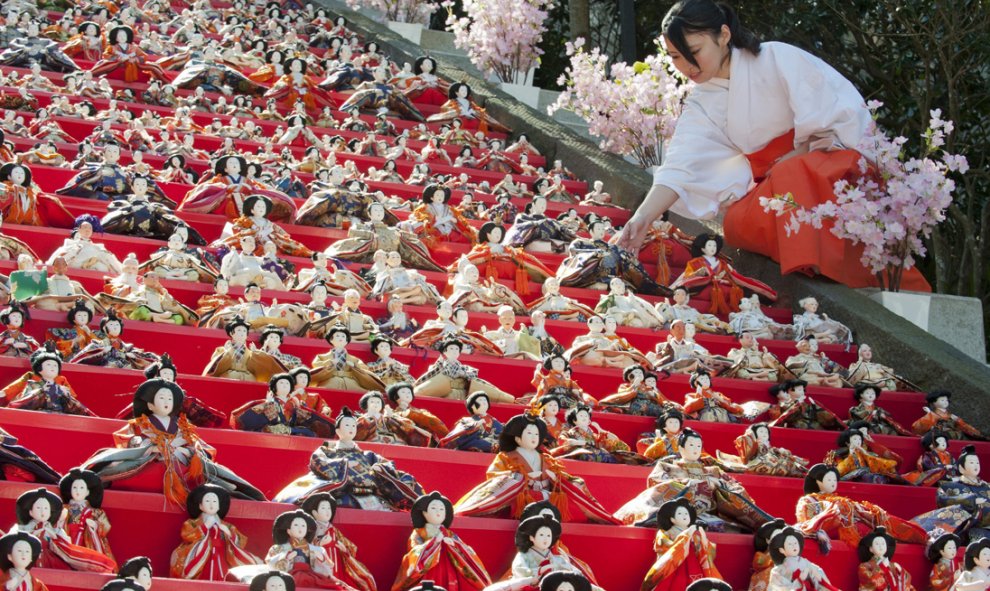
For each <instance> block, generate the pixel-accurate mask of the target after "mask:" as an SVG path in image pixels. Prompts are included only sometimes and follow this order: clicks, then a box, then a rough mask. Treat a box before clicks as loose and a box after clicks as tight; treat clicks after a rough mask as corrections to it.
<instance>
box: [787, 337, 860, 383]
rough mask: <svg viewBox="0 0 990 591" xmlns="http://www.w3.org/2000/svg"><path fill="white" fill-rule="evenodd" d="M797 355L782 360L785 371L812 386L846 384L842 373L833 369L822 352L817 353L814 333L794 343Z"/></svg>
mask: <svg viewBox="0 0 990 591" xmlns="http://www.w3.org/2000/svg"><path fill="white" fill-rule="evenodd" d="M794 348H796V349H797V352H798V353H797V355H792V356H790V357H788V358H787V360H786V361H784V367H786V368H787V371H788V372H789V373H791V374H792V375H794V376H795V377H796V378H797V379H799V380H804V381H805V382H807V383H809V384H811V385H813V386H828V387H829V388H841V387H843V386H845V385H846V382H845V380H843V378H842V375H840V374H839V373H838V372H836V371H834V369H836V368H835V364H834V363H832V362H831V361H829V360H828V359H827V358H826V357H825V355H824V354H819V353H817V351H818V341H817V340H816V339H815V336H814V335H806V336H805V337H803V338H802V339H801V340H799V341H797V342H796V343H795V344H794Z"/></svg>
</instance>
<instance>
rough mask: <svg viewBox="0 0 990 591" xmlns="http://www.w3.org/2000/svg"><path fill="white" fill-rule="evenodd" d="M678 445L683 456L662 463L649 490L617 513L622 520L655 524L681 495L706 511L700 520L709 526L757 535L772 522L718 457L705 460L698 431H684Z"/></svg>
mask: <svg viewBox="0 0 990 591" xmlns="http://www.w3.org/2000/svg"><path fill="white" fill-rule="evenodd" d="M677 445H678V451H677V454H678V455H676V456H668V457H667V458H661V459H660V460H658V461H657V463H656V466H655V467H654V468H653V471H652V472H651V473H650V476H649V478H648V479H647V484H648V485H649V488H647V489H646V490H645V491H643V492H642V493H640V494H639V495H637V496H636V497H635V498H634V499H632V500H631V501H629V502H628V503H626V504H625V505H623V506H622V507H621V508H620V509H619V510H618V511H616V513H615V517H616V518H617V519H618V520H619V521H621V522H622V523H625V524H626V525H638V526H649V525H652V524H654V523H655V522H656V517H657V511H658V509H659V508H660V506H661V505H662V504H663V503H664V502H666V501H669V500H673V499H676V498H678V497H682V496H683V497H687V498H688V499H690V500H691V502H692V504H693V505H694V506H695V508H696V509H702V510H703V511H702V513H701V515H700V516H699V518H700V519H701V520H702V522H703V523H705V524H707V525H708V526H709V527H718V528H720V529H721V528H729V529H735V530H739V529H740V528H745V529H747V530H750V531H755V530H756V529H757V528H759V527H760V526H761V525H762V524H764V523H766V522H767V521H770V520H771V519H773V518H772V517H770V516H769V515H768V514H767V513H766V512H765V511H763V510H762V509H760V508H759V507H758V506H757V505H756V502H755V501H753V499H752V497H751V496H750V494H749V492H748V491H747V490H746V489H745V488H743V486H742V485H741V484H739V482H737V481H736V480H735V479H734V478H732V477H731V476H730V475H728V474H726V473H725V472H724V471H723V470H722V469H721V468H719V466H718V464H717V462H715V460H714V458H712V457H711V456H704V457H703V455H704V453H703V452H704V450H703V442H702V438H701V435H700V434H699V433H698V432H697V431H693V430H691V429H684V431H683V432H682V433H681V435H680V437H678V442H677Z"/></svg>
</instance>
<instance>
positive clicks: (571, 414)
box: [550, 404, 648, 465]
mask: <svg viewBox="0 0 990 591" xmlns="http://www.w3.org/2000/svg"><path fill="white" fill-rule="evenodd" d="M565 419H566V420H567V425H568V426H567V428H565V429H564V430H563V431H561V433H560V435H558V436H557V443H558V446H557V447H556V448H554V449H553V450H551V451H550V454H551V455H553V457H555V458H558V459H561V460H582V461H585V462H600V463H605V464H616V463H619V464H633V465H642V464H646V463H648V462H647V460H646V458H643V457H641V456H639V455H638V454H636V453H634V452H631V451H630V450H629V446H628V445H626V443H625V442H623V441H622V440H621V439H619V437H618V436H616V434H615V433H612V432H611V431H606V430H605V429H603V428H602V427H601V425H599V424H598V423H597V422H595V421H594V420H593V416H592V410H591V407H590V406H585V405H583V404H581V405H578V406H575V407H574V408H572V409H570V410H568V411H567V414H566V415H565Z"/></svg>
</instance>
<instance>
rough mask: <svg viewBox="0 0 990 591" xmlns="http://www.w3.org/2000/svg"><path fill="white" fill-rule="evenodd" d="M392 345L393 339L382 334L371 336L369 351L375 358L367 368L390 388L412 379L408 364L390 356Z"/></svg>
mask: <svg viewBox="0 0 990 591" xmlns="http://www.w3.org/2000/svg"><path fill="white" fill-rule="evenodd" d="M390 302H391V300H390ZM394 345H395V341H393V340H392V339H391V338H389V337H387V336H385V335H383V334H379V335H377V336H375V337H372V339H371V353H372V354H373V355H374V356H375V358H376V359H375V360H374V361H372V362H370V363H368V369H370V370H371V372H372V373H374V374H375V375H376V376H378V378H379V379H380V380H381V381H382V382H384V383H385V385H386V386H388V387H389V388H390V389H391V387H392V386H393V385H394V384H399V383H409V382H412V381H413V380H414V378H413V377H412V375H410V373H409V366H408V365H406V364H405V363H402V362H400V361H397V360H395V359H393V358H392V349H393V346H394ZM392 402H393V403H394V402H395V401H394V400H393V401H392Z"/></svg>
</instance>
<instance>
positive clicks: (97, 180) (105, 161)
mask: <svg viewBox="0 0 990 591" xmlns="http://www.w3.org/2000/svg"><path fill="white" fill-rule="evenodd" d="M102 129H103V130H105V131H110V124H109V123H104V124H103V127H102ZM94 143H96V142H94ZM120 152H121V144H120V143H119V142H118V140H117V138H115V137H114V138H108V140H107V141H106V142H105V143H104V145H103V154H102V160H101V161H100V162H96V163H94V164H89V165H87V166H86V167H85V168H84V169H83V170H81V171H80V172H79V173H78V174H77V175H76V176H74V177H73V178H72V179H71V180H70V181H69V182H68V183H66V185H65V186H64V187H62V188H61V189H59V190H58V191H56V193H57V194H58V195H65V196H68V197H81V198H83V199H96V200H99V201H112V200H113V199H117V198H121V199H122V198H124V197H125V196H126V195H128V194H130V193H131V192H132V190H131V175H130V173H128V172H127V170H126V169H125V168H124V167H123V166H122V165H121V164H120ZM149 189H150V192H151V193H153V194H154V193H157V194H158V196H161V197H164V196H163V195H161V190H160V189H158V187H157V186H154V187H153V188H152V187H149ZM165 202H168V201H167V199H166V200H165Z"/></svg>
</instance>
